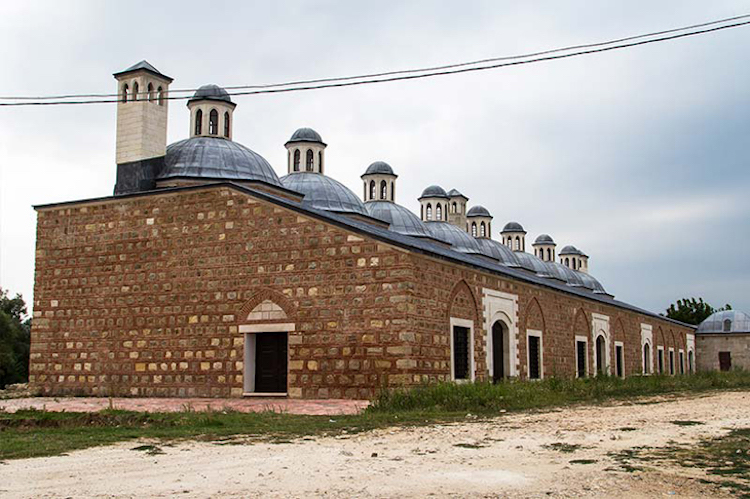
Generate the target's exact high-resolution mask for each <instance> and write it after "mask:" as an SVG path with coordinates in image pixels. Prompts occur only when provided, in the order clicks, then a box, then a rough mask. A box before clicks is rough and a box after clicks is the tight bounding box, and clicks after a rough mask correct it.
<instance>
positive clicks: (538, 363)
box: [526, 329, 544, 379]
mask: <svg viewBox="0 0 750 499" xmlns="http://www.w3.org/2000/svg"><path fill="white" fill-rule="evenodd" d="M526 375H527V377H528V379H544V345H543V343H542V332H541V331H537V330H534V329H527V330H526Z"/></svg>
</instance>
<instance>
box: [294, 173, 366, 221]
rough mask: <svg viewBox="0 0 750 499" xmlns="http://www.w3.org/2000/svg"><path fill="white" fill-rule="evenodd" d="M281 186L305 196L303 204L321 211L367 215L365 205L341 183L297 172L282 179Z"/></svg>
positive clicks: (329, 178) (312, 174) (318, 175)
mask: <svg viewBox="0 0 750 499" xmlns="http://www.w3.org/2000/svg"><path fill="white" fill-rule="evenodd" d="M281 184H282V185H283V186H284V187H286V188H287V189H290V190H292V191H295V192H299V193H300V194H304V195H305V197H304V198H303V199H302V204H303V205H306V206H309V207H311V208H316V209H319V210H326V211H333V212H336V213H356V214H359V215H367V210H366V209H365V204H364V203H363V202H362V200H360V199H359V198H358V197H357V196H356V195H355V194H354V193H353V192H352V191H351V190H350V189H349V188H348V187H346V186H345V185H344V184H342V183H341V182H339V181H337V180H334V179H332V178H331V177H326V176H325V175H320V174H316V173H308V172H295V173H290V174H289V175H285V176H283V177H281Z"/></svg>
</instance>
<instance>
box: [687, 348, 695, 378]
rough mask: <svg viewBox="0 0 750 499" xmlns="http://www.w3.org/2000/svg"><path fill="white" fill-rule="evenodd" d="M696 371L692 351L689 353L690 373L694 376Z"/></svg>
mask: <svg viewBox="0 0 750 499" xmlns="http://www.w3.org/2000/svg"><path fill="white" fill-rule="evenodd" d="M694 370H695V366H694V365H693V352H692V350H691V351H690V352H688V372H689V373H690V374H692V373H693V371H694Z"/></svg>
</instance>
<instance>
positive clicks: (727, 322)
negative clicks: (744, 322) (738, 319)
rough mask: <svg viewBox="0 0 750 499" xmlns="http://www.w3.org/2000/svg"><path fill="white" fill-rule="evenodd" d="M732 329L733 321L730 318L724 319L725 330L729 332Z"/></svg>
mask: <svg viewBox="0 0 750 499" xmlns="http://www.w3.org/2000/svg"><path fill="white" fill-rule="evenodd" d="M731 330H732V321H731V320H729V319H724V332H725V333H728V332H730V331H731Z"/></svg>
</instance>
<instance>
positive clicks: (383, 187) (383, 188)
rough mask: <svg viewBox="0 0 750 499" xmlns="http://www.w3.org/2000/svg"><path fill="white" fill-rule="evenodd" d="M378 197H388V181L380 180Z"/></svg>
mask: <svg viewBox="0 0 750 499" xmlns="http://www.w3.org/2000/svg"><path fill="white" fill-rule="evenodd" d="M380 199H388V182H386V181H385V180H381V181H380Z"/></svg>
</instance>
